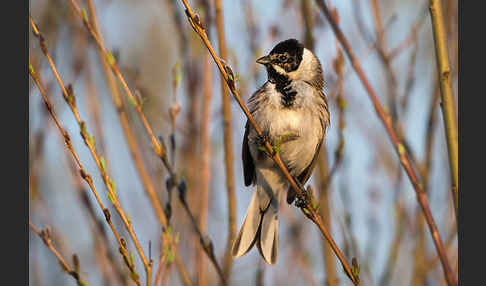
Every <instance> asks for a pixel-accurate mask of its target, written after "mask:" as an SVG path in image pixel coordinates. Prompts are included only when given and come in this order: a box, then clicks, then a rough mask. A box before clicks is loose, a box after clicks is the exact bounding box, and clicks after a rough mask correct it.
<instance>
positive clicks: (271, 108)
mask: <svg viewBox="0 0 486 286" xmlns="http://www.w3.org/2000/svg"><path fill="white" fill-rule="evenodd" d="M256 62H257V63H259V64H262V65H263V66H265V68H266V72H267V81H266V82H265V83H264V84H263V85H262V86H261V87H260V88H259V89H257V91H255V92H254V93H253V94H252V96H251V97H250V98H249V99H248V110H249V112H250V114H251V115H252V117H253V118H254V120H255V122H256V124H257V126H258V127H259V128H260V129H261V130H262V135H259V134H258V133H257V132H256V131H255V129H254V128H253V127H252V125H251V124H249V121H248V120H247V122H246V126H245V134H244V136H243V144H242V163H243V175H244V181H245V186H247V187H248V186H250V185H253V195H252V198H251V201H250V204H249V206H248V209H247V212H246V215H245V218H244V220H243V224H242V226H241V229H240V231H239V232H238V234H237V236H236V238H235V240H234V242H233V245H232V256H233V257H235V258H236V257H241V256H243V255H245V254H246V253H248V252H249V251H250V250H251V249H252V247H253V246H254V245H255V244H256V246H257V248H258V250H259V252H260V254H261V256H262V257H263V259H264V261H265V262H266V263H267V264H275V263H276V262H277V253H278V212H279V204H280V196H281V193H282V192H283V191H285V190H287V203H288V204H289V205H291V204H292V203H293V202H294V200H295V198H296V193H295V191H294V190H293V189H292V187H291V186H290V184H289V182H288V180H287V179H286V177H284V175H283V172H282V171H281V170H280V169H279V168H278V166H277V165H276V164H275V163H274V161H273V160H272V159H271V157H270V156H268V154H267V153H266V152H265V149H264V148H263V144H264V142H265V141H268V142H269V143H270V144H271V145H272V146H273V147H274V149H275V150H278V152H279V155H280V158H281V160H282V162H283V163H284V165H285V167H287V169H288V171H289V173H290V175H291V176H292V177H293V178H294V179H296V181H298V183H300V184H301V185H302V186H303V185H304V184H305V183H306V182H307V181H308V179H309V178H310V176H311V173H312V170H313V169H314V166H315V164H316V162H317V158H318V155H319V151H320V149H321V145H322V143H323V141H324V136H325V133H326V129H327V127H328V126H329V124H330V113H329V109H328V104H327V98H326V95H325V94H324V91H323V88H324V78H323V72H322V66H321V63H320V61H319V59H318V58H317V57H316V56H315V55H314V54H313V53H312V51H311V50H309V49H307V48H305V47H304V45H303V44H302V43H300V42H299V41H298V40H296V39H288V40H285V41H282V42H279V43H278V44H277V45H275V46H274V48H273V49H272V50H271V51H270V53H269V54H268V55H266V56H263V57H261V58H259V59H257V61H256ZM297 202H298V200H297V201H296V204H297Z"/></svg>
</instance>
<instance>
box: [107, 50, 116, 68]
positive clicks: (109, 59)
mask: <svg viewBox="0 0 486 286" xmlns="http://www.w3.org/2000/svg"><path fill="white" fill-rule="evenodd" d="M106 62H107V63H108V64H109V65H110V66H113V65H114V64H115V57H114V56H113V54H112V53H111V52H110V51H107V52H106Z"/></svg>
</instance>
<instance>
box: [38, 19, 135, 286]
mask: <svg viewBox="0 0 486 286" xmlns="http://www.w3.org/2000/svg"><path fill="white" fill-rule="evenodd" d="M32 23H33V22H32ZM29 74H30V76H31V77H32V79H33V80H34V82H35V84H36V85H37V87H38V89H39V91H40V94H41V96H42V99H43V100H44V103H45V105H46V107H47V110H48V111H49V114H50V115H51V117H52V119H53V120H54V123H55V124H56V127H57V129H58V130H59V133H60V134H61V136H62V137H63V139H64V143H65V145H66V148H67V149H68V150H69V152H70V153H71V154H72V156H73V158H74V160H75V161H76V164H77V165H78V168H79V173H80V175H81V177H82V178H83V180H84V181H86V183H87V184H88V185H89V187H90V189H91V191H92V193H93V195H94V196H95V198H96V201H97V203H98V205H99V206H100V208H101V210H102V211H103V214H104V217H105V220H106V222H107V223H108V225H109V226H110V229H111V231H112V232H113V235H114V236H115V238H116V240H117V242H118V244H119V246H120V247H119V251H120V253H121V254H122V256H123V260H124V261H125V263H126V265H127V266H128V268H129V270H130V273H131V278H132V279H133V281H134V282H135V283H137V285H140V280H139V275H138V273H137V271H136V269H135V267H134V265H133V263H130V259H129V258H128V251H127V249H126V245H125V243H124V242H123V239H122V238H120V236H119V235H118V233H117V231H116V229H115V227H114V226H113V222H112V221H111V214H110V211H109V210H108V209H107V208H105V207H104V205H103V203H102V202H101V199H100V197H99V195H98V193H97V191H96V189H95V187H94V184H93V179H92V177H91V175H90V174H88V173H87V172H86V170H85V169H84V167H83V165H82V164H81V161H80V160H79V157H78V155H77V154H76V152H75V151H74V148H73V146H72V143H71V137H70V136H69V134H68V133H67V131H65V130H64V128H63V127H62V126H61V125H60V123H59V121H58V120H57V117H56V114H55V112H54V109H53V108H52V105H51V103H50V101H49V98H48V96H47V94H46V93H45V91H44V89H43V88H42V85H41V83H40V82H39V79H38V77H37V75H36V73H35V71H34V68H33V67H32V66H29Z"/></svg>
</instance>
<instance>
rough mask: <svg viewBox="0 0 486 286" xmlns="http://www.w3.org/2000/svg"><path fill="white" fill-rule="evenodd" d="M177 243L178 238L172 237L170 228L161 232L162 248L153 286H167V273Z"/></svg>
mask: <svg viewBox="0 0 486 286" xmlns="http://www.w3.org/2000/svg"><path fill="white" fill-rule="evenodd" d="M178 243H179V236H178V235H176V236H175V237H174V236H173V235H172V228H171V227H169V228H168V229H167V230H164V231H163V232H162V246H163V253H162V256H161V258H160V262H159V267H158V269H157V274H156V275H155V280H154V286H158V285H159V284H162V285H163V284H167V281H168V279H169V271H170V267H171V266H172V263H173V260H174V253H175V250H176V249H177V244H178Z"/></svg>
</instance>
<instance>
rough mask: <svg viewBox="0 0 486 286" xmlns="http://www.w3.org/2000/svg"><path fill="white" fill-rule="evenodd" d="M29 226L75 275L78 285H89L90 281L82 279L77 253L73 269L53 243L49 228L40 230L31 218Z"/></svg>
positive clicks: (65, 268) (67, 269)
mask: <svg viewBox="0 0 486 286" xmlns="http://www.w3.org/2000/svg"><path fill="white" fill-rule="evenodd" d="M29 227H30V229H31V230H32V231H33V232H35V234H37V235H38V236H39V237H40V238H41V239H42V242H44V244H45V245H46V246H47V248H49V250H50V251H51V252H52V253H53V254H54V256H56V258H57V260H58V261H59V264H61V267H62V270H63V271H64V272H66V273H67V274H69V275H70V276H71V277H73V278H74V280H76V283H77V284H78V286H87V285H88V283H86V282H84V281H83V280H82V279H81V276H80V274H79V259H78V257H77V255H76V254H74V255H73V260H74V269H73V268H72V267H71V266H69V264H68V263H67V262H66V260H64V258H63V257H62V256H61V254H59V252H58V251H57V250H56V248H54V246H53V245H52V241H51V235H50V232H49V229H43V230H41V231H39V230H38V229H37V228H36V227H35V226H34V224H32V221H30V220H29Z"/></svg>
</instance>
